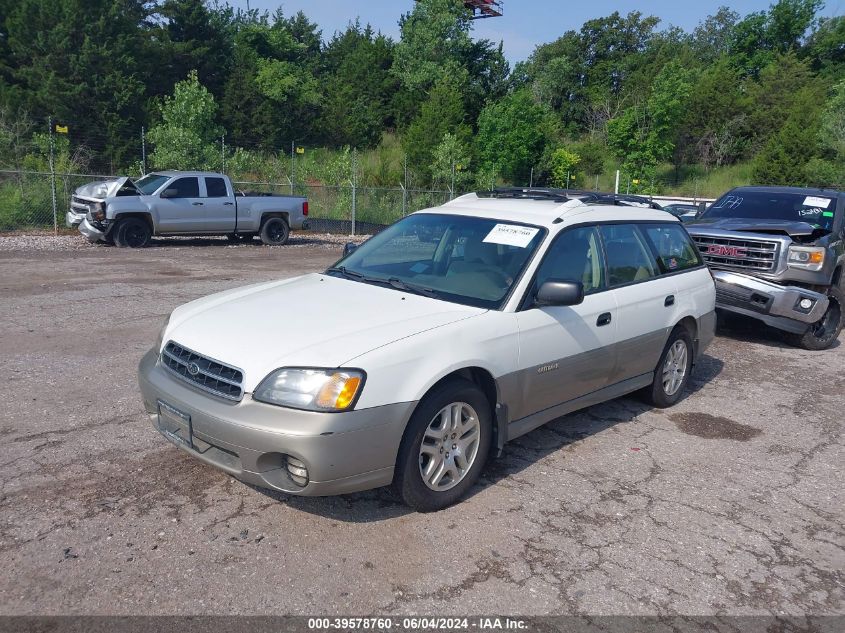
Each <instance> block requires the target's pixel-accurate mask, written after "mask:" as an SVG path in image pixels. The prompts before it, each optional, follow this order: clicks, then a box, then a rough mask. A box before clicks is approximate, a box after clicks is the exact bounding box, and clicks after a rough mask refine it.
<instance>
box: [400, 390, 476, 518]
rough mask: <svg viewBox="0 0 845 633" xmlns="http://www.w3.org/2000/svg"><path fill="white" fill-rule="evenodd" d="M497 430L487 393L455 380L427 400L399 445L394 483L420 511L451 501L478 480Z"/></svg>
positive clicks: (436, 507)
mask: <svg viewBox="0 0 845 633" xmlns="http://www.w3.org/2000/svg"><path fill="white" fill-rule="evenodd" d="M492 435H493V424H492V414H491V412H490V404H489V403H488V402H487V397H486V396H485V395H484V393H483V392H482V391H481V389H479V388H478V387H477V386H476V385H475V384H474V383H472V382H470V381H468V380H464V379H456V380H452V381H449V382H447V383H444V384H443V385H441V386H440V387H437V388H436V389H435V390H434V391H432V392H431V393H429V394H428V395H427V396H426V397H425V398H423V399H422V401H421V402H420V404H419V405H418V406H417V409H416V411H414V414H413V415H412V416H411V420H410V422H409V423H408V428H407V429H406V430H405V435H404V436H403V438H402V444H401V446H400V448H399V458H398V460H397V463H396V476H395V479H394V488H395V489H396V492H397V493H398V494H399V496H400V497H401V498H402V501H404V502H405V503H406V504H407V505H409V506H410V507H412V508H413V509H414V510H416V511H418V512H432V511H434V510H441V509H443V508H445V507H447V506H450V505H452V504H453V503H455V502H456V501H458V499H460V498H461V497H463V496H464V494H466V492H467V491H468V490H469V489H470V488H471V487H472V485H473V484H474V483H475V482H476V481H477V480H478V477H479V475H480V474H481V470H482V469H483V468H484V463H485V461H487V455H488V454H489V452H490V442H491V440H492Z"/></svg>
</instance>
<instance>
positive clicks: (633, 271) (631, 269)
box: [600, 224, 658, 287]
mask: <svg viewBox="0 0 845 633" xmlns="http://www.w3.org/2000/svg"><path fill="white" fill-rule="evenodd" d="M600 230H601V236H602V239H603V240H604V250H605V253H606V254H607V281H608V285H609V286H611V287H612V286H622V285H625V284H630V283H634V282H638V281H646V280H647V279H651V278H652V277H656V276H657V275H658V267H657V262H656V261H655V259H654V255H653V254H652V252H651V249H650V248H649V247H648V244H647V243H646V241H645V237H644V236H643V234H642V233H640V231H639V229H638V228H637V227H636V225H633V224H605V225H602V226H601V227H600Z"/></svg>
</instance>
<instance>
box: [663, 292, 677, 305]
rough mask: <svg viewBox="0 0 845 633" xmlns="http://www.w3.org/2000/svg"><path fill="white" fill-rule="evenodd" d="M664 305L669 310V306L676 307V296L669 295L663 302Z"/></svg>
mask: <svg viewBox="0 0 845 633" xmlns="http://www.w3.org/2000/svg"><path fill="white" fill-rule="evenodd" d="M663 305H664V306H666V307H667V308H668V307H669V306H673V305H675V295H669V296H668V297H666V299H665V300H664V301H663Z"/></svg>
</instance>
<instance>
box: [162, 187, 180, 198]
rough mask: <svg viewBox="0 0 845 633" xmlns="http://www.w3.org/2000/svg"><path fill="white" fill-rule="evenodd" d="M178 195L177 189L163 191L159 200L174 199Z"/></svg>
mask: <svg viewBox="0 0 845 633" xmlns="http://www.w3.org/2000/svg"><path fill="white" fill-rule="evenodd" d="M178 195H179V191H178V190H177V189H165V190H164V191H162V192H161V196H159V197H161V198H175V197H177V196H178Z"/></svg>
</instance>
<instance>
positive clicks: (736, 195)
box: [701, 191, 836, 231]
mask: <svg viewBox="0 0 845 633" xmlns="http://www.w3.org/2000/svg"><path fill="white" fill-rule="evenodd" d="M835 211H836V199H835V198H833V197H830V196H825V195H822V194H819V195H806V194H803V193H790V192H768V191H733V192H731V193H728V194H726V195H724V196H722V197H721V198H719V199H718V200H717V201H716V202H714V203H713V204H712V205H711V206H710V207H708V209H707V210H706V211H705V212H704V214H703V215H702V216H701V217H702V218H748V219H755V220H757V219H759V220H786V221H788V222H806V223H807V224H809V225H811V226H813V227H814V228H818V229H823V230H827V231H830V230H831V228H832V227H833V215H834V212H835Z"/></svg>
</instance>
